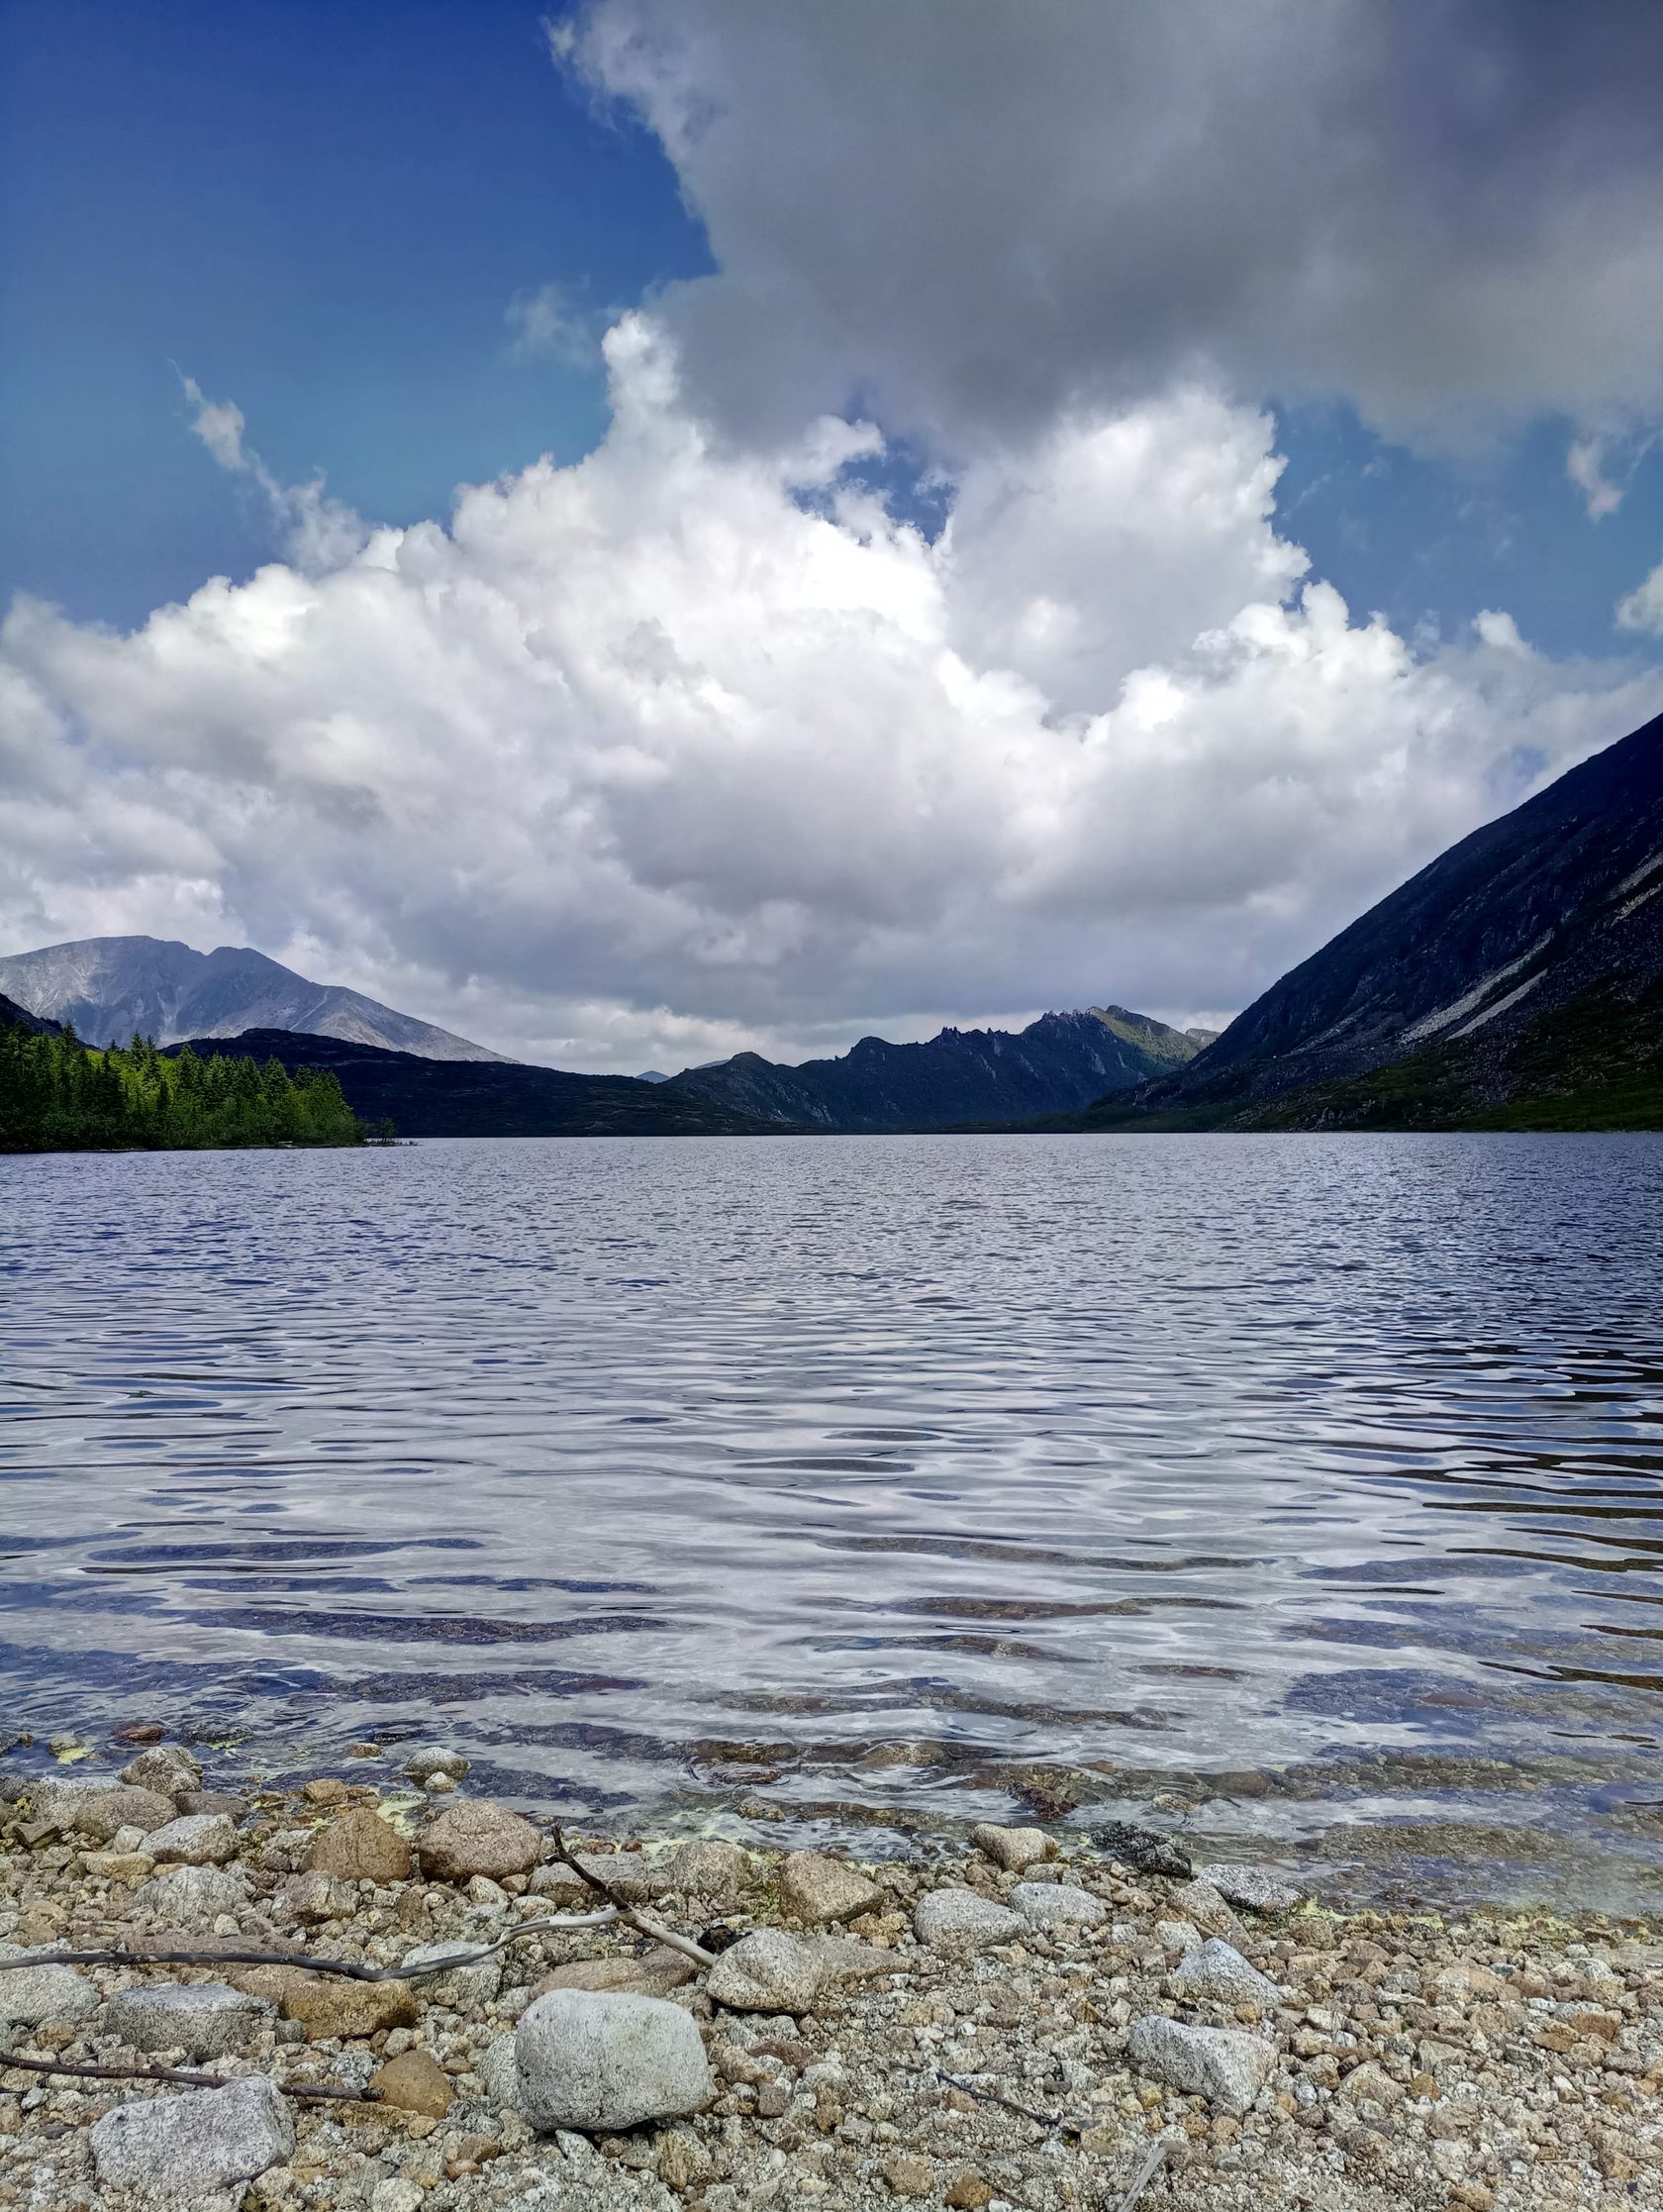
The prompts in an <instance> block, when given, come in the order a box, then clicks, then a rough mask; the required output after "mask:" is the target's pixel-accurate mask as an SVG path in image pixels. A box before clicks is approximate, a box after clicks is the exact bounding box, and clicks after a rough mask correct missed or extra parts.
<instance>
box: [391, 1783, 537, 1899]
mask: <svg viewBox="0 0 1663 2212" xmlns="http://www.w3.org/2000/svg"><path fill="white" fill-rule="evenodd" d="M418 1848H419V1850H420V1852H421V1858H422V1878H423V1880H424V1881H453V1882H466V1881H471V1880H472V1879H473V1877H474V1875H475V1874H484V1875H485V1876H486V1877H487V1879H489V1880H491V1881H502V1880H504V1879H505V1878H506V1877H507V1876H508V1875H510V1874H529V1873H530V1872H531V1870H532V1868H533V1867H534V1866H535V1865H536V1864H537V1862H538V1860H539V1859H540V1858H541V1857H542V1838H541V1837H540V1836H539V1835H538V1832H537V1830H536V1829H535V1828H534V1827H533V1826H532V1824H531V1822H530V1821H529V1820H522V1819H521V1817H520V1815H519V1814H518V1813H511V1812H510V1811H509V1810H508V1809H507V1807H506V1806H503V1805H490V1804H486V1803H484V1802H482V1801H480V1800H478V1799H470V1800H469V1801H468V1802H467V1803H466V1804H462V1805H452V1806H451V1808H450V1810H449V1811H448V1812H447V1813H440V1816H439V1818H438V1820H436V1821H435V1822H434V1824H433V1826H432V1827H431V1828H429V1829H427V1830H426V1831H425V1832H424V1834H423V1836H422V1840H421V1843H420V1846H419V1847H418Z"/></svg>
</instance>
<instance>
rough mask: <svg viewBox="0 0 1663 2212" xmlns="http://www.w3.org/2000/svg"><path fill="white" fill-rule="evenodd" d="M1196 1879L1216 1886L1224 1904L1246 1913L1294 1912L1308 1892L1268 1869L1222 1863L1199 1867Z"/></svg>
mask: <svg viewBox="0 0 1663 2212" xmlns="http://www.w3.org/2000/svg"><path fill="white" fill-rule="evenodd" d="M1196 1878H1197V1879H1198V1880H1200V1881H1207V1882H1211V1883H1212V1884H1213V1887H1214V1888H1215V1889H1216V1890H1218V1892H1219V1894H1220V1895H1221V1896H1222V1897H1223V1900H1224V1902H1225V1903H1226V1904H1229V1905H1239V1906H1240V1907H1241V1908H1242V1910H1243V1911H1244V1912H1292V1911H1293V1910H1294V1909H1295V1907H1296V1906H1298V1905H1303V1904H1304V1902H1305V1895H1306V1893H1305V1891H1304V1890H1303V1889H1302V1888H1301V1887H1300V1885H1299V1883H1298V1882H1296V1881H1289V1880H1288V1879H1286V1877H1285V1876H1283V1875H1281V1874H1277V1873H1273V1872H1272V1871H1271V1869H1270V1868H1269V1867H1268V1866H1240V1865H1236V1864H1234V1863H1233V1862H1230V1861H1227V1860H1222V1861H1220V1862H1219V1863H1218V1864H1216V1865H1212V1866H1198V1867H1197V1868H1196Z"/></svg>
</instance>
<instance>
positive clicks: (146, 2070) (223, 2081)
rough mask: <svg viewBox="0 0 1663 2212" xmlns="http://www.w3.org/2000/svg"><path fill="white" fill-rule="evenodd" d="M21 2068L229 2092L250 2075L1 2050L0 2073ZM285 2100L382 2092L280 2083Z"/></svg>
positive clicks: (363, 2100)
mask: <svg viewBox="0 0 1663 2212" xmlns="http://www.w3.org/2000/svg"><path fill="white" fill-rule="evenodd" d="M8 2066H20V2067H22V2069H23V2070H24V2071H25V2072H26V2073H67V2074H74V2075H76V2076H77V2077H78V2078H80V2079H81V2080H85V2081H170V2082H173V2083H175V2084H177V2085H179V2086H181V2087H183V2088H186V2089H227V2088H229V2087H230V2086H231V2084H232V2082H234V2081H246V2080H247V2079H249V2078H250V2077H249V2076H248V2075H247V2074H236V2073H231V2074H227V2073H186V2072H185V2071H184V2070H183V2068H182V2067H179V2066H77V2065H71V2064H70V2063H69V2061H67V2060H64V2059H25V2058H24V2057H23V2056H22V2055H21V2054H20V2053H19V2052H16V2051H0V2073H4V2071H5V2070H6V2068H7V2067H8ZM277 2086H278V2088H279V2089H281V2090H282V2092H283V2094H284V2096H286V2097H335V2098H338V2099H340V2100H341V2101H342V2102H343V2103H345V2104H379V2103H380V2102H381V2092H380V2090H379V2089H347V2088H343V2087H342V2085H341V2084H340V2083H338V2082H334V2081H279V2082H278V2084H277Z"/></svg>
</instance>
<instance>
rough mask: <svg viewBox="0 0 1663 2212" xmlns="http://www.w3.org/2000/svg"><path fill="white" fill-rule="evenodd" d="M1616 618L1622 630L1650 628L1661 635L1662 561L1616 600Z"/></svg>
mask: <svg viewBox="0 0 1663 2212" xmlns="http://www.w3.org/2000/svg"><path fill="white" fill-rule="evenodd" d="M1616 619H1617V622H1618V624H1619V625H1620V627H1621V628H1622V629H1624V630H1650V631H1654V632H1655V633H1656V634H1657V636H1659V637H1663V561H1659V562H1658V564H1657V566H1656V567H1655V568H1654V569H1653V570H1652V571H1651V574H1650V575H1649V576H1647V577H1646V578H1645V580H1644V582H1642V583H1638V584H1636V585H1635V586H1634V589H1633V590H1632V591H1631V592H1629V593H1628V595H1627V597H1626V598H1624V599H1619V600H1618V601H1617V603H1616Z"/></svg>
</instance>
